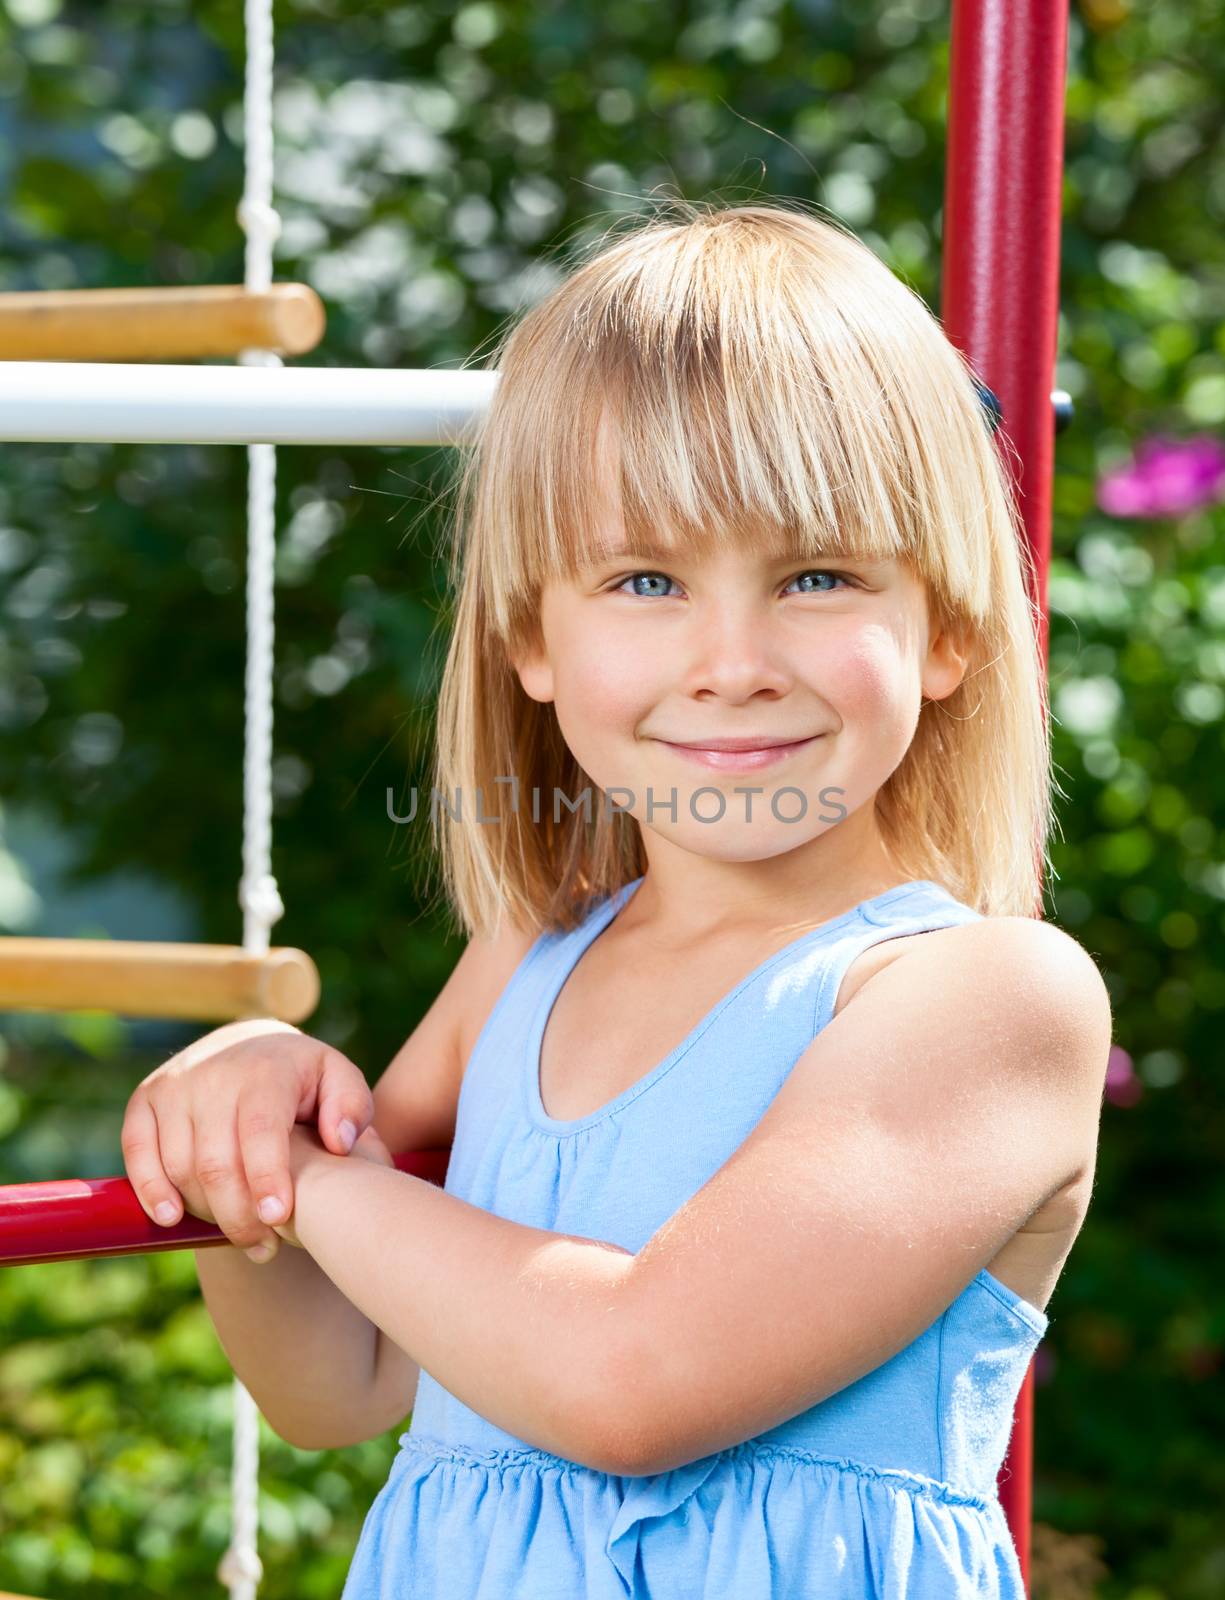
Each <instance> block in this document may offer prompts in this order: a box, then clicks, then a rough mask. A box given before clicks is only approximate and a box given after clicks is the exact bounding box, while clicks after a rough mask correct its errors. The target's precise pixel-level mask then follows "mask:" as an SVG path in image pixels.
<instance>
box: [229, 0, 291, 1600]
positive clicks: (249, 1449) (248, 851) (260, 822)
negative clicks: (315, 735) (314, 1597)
mask: <svg viewBox="0 0 1225 1600" xmlns="http://www.w3.org/2000/svg"><path fill="white" fill-rule="evenodd" d="M246 38H247V59H246V76H245V82H244V92H243V161H244V182H243V195H242V200H241V202H240V203H239V206H238V221H239V223H240V225H241V227H242V230H243V232H244V234H245V235H246V266H245V278H244V281H245V283H246V287H247V288H248V289H251V290H257V291H259V290H264V289H267V288H268V286H269V284H270V283H271V281H272V247H273V245H274V244H275V242H276V239H277V237H278V235H279V234H280V231H281V219H280V217H279V216H278V215H277V213H276V211H275V210H274V209H273V206H272V0H246ZM238 359H239V362H240V364H242V365H243V366H262V367H279V366H280V365H281V361H280V357H279V356H277V355H275V354H273V353H272V352H271V351H268V350H243V351H242V352H241V353H240V354H239V357H238ZM275 558H276V446H275V445H270V444H253V445H248V447H247V667H246V684H245V745H244V750H243V814H242V866H243V871H242V880H241V883H240V885H239V892H238V900H239V904H240V905H241V907H242V912H243V928H242V943H243V949H244V950H246V951H249V952H250V953H251V954H253V955H263V954H265V953H266V952H267V949H268V942H269V930H270V929H271V927H272V925H273V923H274V922H277V921H279V919H280V918H281V917H282V916H283V915H284V910H285V908H284V906H283V905H282V903H281V896H280V892H279V891H278V889H277V883H276V879H275V878H274V877H273V875H272V688H273V680H272V662H273V656H272V645H273V576H274V567H275ZM233 1449H234V1459H233V1469H232V1476H231V1488H230V1495H231V1506H232V1528H231V1537H230V1546H229V1549H228V1550H227V1551H226V1553H225V1555H224V1556H223V1557H222V1560H221V1563H220V1565H219V1567H218V1569H217V1576H218V1578H219V1579H220V1581H221V1582H222V1583H223V1584H224V1585H225V1586H226V1587H227V1588H228V1589H229V1591H230V1596H231V1600H255V1591H256V1588H257V1586H258V1584H259V1581H260V1579H261V1578H262V1577H263V1563H262V1562H261V1561H260V1558H259V1554H258V1552H257V1549H256V1544H257V1540H258V1535H259V1410H258V1408H257V1407H256V1404H255V1401H254V1400H253V1399H252V1398H251V1395H250V1393H249V1392H248V1390H247V1388H246V1386H245V1385H244V1384H243V1383H242V1381H241V1380H240V1379H239V1378H237V1377H236V1378H235V1379H234V1447H233Z"/></svg>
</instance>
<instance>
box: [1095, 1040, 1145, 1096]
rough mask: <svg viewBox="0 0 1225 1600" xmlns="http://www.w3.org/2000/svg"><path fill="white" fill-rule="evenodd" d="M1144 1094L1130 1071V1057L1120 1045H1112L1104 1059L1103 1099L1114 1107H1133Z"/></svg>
mask: <svg viewBox="0 0 1225 1600" xmlns="http://www.w3.org/2000/svg"><path fill="white" fill-rule="evenodd" d="M1143 1093H1144V1085H1143V1084H1142V1083H1141V1082H1140V1080H1139V1078H1137V1076H1136V1074H1135V1072H1134V1070H1133V1069H1132V1064H1131V1057H1130V1056H1129V1055H1128V1054H1127V1051H1126V1050H1124V1049H1123V1048H1122V1046H1121V1045H1117V1044H1112V1045H1111V1046H1110V1054H1109V1056H1108V1057H1107V1058H1106V1087H1105V1089H1104V1091H1103V1096H1104V1098H1105V1099H1107V1100H1109V1101H1110V1103H1111V1105H1115V1106H1134V1105H1135V1103H1136V1101H1137V1100H1139V1098H1140V1096H1141V1095H1142V1094H1143Z"/></svg>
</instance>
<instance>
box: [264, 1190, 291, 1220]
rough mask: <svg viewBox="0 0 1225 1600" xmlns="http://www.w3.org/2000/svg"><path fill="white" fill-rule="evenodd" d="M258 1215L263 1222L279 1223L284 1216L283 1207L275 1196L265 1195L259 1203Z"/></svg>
mask: <svg viewBox="0 0 1225 1600" xmlns="http://www.w3.org/2000/svg"><path fill="white" fill-rule="evenodd" d="M259 1214H260V1217H261V1218H262V1219H263V1221H265V1222H280V1221H281V1220H282V1218H283V1217H284V1215H285V1207H284V1206H283V1205H282V1204H281V1202H280V1201H279V1200H278V1199H277V1198H276V1196H275V1195H271V1194H266V1195H265V1196H264V1198H263V1199H262V1200H261V1201H260V1203H259Z"/></svg>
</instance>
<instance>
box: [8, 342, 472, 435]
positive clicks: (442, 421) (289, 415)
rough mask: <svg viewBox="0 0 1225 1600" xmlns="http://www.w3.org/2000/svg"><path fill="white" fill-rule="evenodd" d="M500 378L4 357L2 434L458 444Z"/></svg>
mask: <svg viewBox="0 0 1225 1600" xmlns="http://www.w3.org/2000/svg"><path fill="white" fill-rule="evenodd" d="M497 381H498V375H497V373H496V372H489V371H485V370H481V369H477V370H473V371H456V370H453V369H443V368H440V369H437V370H434V369H431V368H428V367H427V368H416V369H411V370H399V369H396V368H392V367H284V368H272V367H232V366H215V367H209V366H205V367H198V366H193V367H186V366H161V365H158V366H147V365H144V364H143V363H134V362H123V363H118V362H111V363H107V362H98V361H88V362H80V361H0V440H3V441H7V442H9V443H14V444H32V443H46V442H49V443H65V444H71V443H81V444H85V443H99V444H387V445H412V444H452V443H454V442H455V441H456V439H457V437H458V435H459V434H460V432H461V430H463V429H465V428H466V427H467V426H468V425H469V424H470V423H471V422H472V421H474V420H475V419H476V418H477V417H478V416H480V415H482V414H483V413H484V411H485V409H486V408H487V407H488V405H489V401H490V399H491V398H492V396H493V391H494V388H495V387H496V385H497Z"/></svg>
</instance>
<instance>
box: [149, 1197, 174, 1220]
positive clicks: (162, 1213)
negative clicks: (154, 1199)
mask: <svg viewBox="0 0 1225 1600" xmlns="http://www.w3.org/2000/svg"><path fill="white" fill-rule="evenodd" d="M178 1214H179V1209H178V1207H177V1206H176V1205H175V1204H174V1203H173V1201H170V1200H163V1201H162V1203H161V1205H160V1206H156V1207H155V1208H154V1211H153V1215H154V1216H155V1217H156V1218H157V1220H158V1221H159V1222H160V1223H162V1224H163V1226H165V1225H166V1224H168V1223H171V1222H173V1221H174V1219H175V1218H176V1217H177V1216H178Z"/></svg>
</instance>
